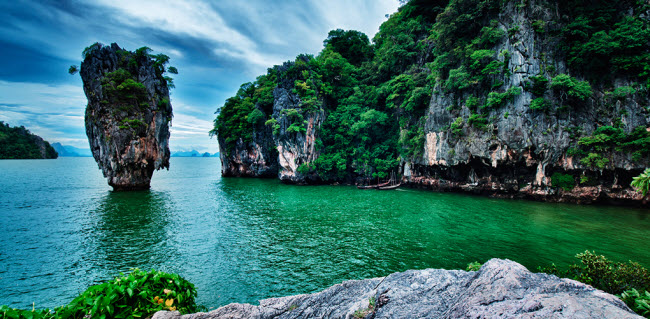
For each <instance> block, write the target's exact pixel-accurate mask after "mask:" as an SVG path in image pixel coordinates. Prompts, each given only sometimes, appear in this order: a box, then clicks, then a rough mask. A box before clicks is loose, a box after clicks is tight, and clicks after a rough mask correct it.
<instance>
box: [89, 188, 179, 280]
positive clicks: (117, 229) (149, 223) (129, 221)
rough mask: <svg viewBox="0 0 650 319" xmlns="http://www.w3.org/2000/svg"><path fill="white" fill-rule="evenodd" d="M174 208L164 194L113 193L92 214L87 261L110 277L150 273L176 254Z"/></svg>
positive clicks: (103, 199) (150, 192) (105, 197)
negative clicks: (133, 270) (172, 229)
mask: <svg viewBox="0 0 650 319" xmlns="http://www.w3.org/2000/svg"><path fill="white" fill-rule="evenodd" d="M173 206H174V204H173V201H172V199H171V197H170V196H169V195H168V194H167V193H164V192H154V191H141V192H109V193H107V194H106V195H105V196H104V197H103V198H102V199H101V200H100V201H99V204H98V205H97V207H96V208H95V209H93V210H91V211H89V212H88V217H89V218H88V221H89V222H90V223H91V224H90V225H88V226H89V227H88V228H87V229H86V232H85V233H84V236H85V237H86V238H85V239H84V240H83V242H84V243H86V247H85V248H86V249H85V250H86V254H85V256H84V259H85V261H86V262H90V263H91V264H92V266H91V269H97V270H99V269H101V270H104V271H106V272H107V273H108V274H107V275H108V276H110V275H115V274H117V273H119V272H126V271H128V270H129V269H130V268H141V269H145V270H147V268H151V267H152V266H154V265H156V264H158V263H159V262H160V261H163V260H167V259H169V258H170V256H172V255H173V254H175V253H177V251H175V248H176V247H177V246H176V245H174V244H173V242H172V241H173V237H170V236H169V228H170V227H173V226H172V225H170V221H171V220H172V218H171V217H170V214H172V213H173V211H174V208H173Z"/></svg>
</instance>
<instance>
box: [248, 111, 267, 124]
mask: <svg viewBox="0 0 650 319" xmlns="http://www.w3.org/2000/svg"><path fill="white" fill-rule="evenodd" d="M265 118H266V115H264V112H262V111H260V109H258V108H255V109H253V111H251V112H250V113H249V114H248V117H247V118H246V119H247V120H248V123H251V124H253V125H258V124H263V123H264V119H265Z"/></svg>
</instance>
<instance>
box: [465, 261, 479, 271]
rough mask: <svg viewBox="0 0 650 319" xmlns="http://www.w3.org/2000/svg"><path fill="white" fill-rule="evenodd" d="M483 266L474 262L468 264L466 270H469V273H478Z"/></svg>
mask: <svg viewBox="0 0 650 319" xmlns="http://www.w3.org/2000/svg"><path fill="white" fill-rule="evenodd" d="M481 266H482V265H481V263H480V262H478V261H473V262H471V263H469V264H467V268H466V269H465V270H467V271H478V270H479V269H481Z"/></svg>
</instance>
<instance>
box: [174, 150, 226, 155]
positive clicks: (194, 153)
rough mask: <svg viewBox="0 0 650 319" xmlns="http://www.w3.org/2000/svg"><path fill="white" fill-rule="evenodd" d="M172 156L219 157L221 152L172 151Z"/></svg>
mask: <svg viewBox="0 0 650 319" xmlns="http://www.w3.org/2000/svg"><path fill="white" fill-rule="evenodd" d="M171 157H219V152H217V153H214V154H210V153H208V152H204V153H199V151H197V150H191V151H176V152H173V153H172V155H171Z"/></svg>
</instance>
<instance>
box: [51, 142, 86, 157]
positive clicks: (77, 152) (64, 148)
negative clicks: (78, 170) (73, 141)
mask: <svg viewBox="0 0 650 319" xmlns="http://www.w3.org/2000/svg"><path fill="white" fill-rule="evenodd" d="M52 147H54V149H55V150H56V152H57V153H59V157H90V156H93V154H92V153H91V152H90V149H87V148H78V147H74V146H70V145H61V143H52Z"/></svg>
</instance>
